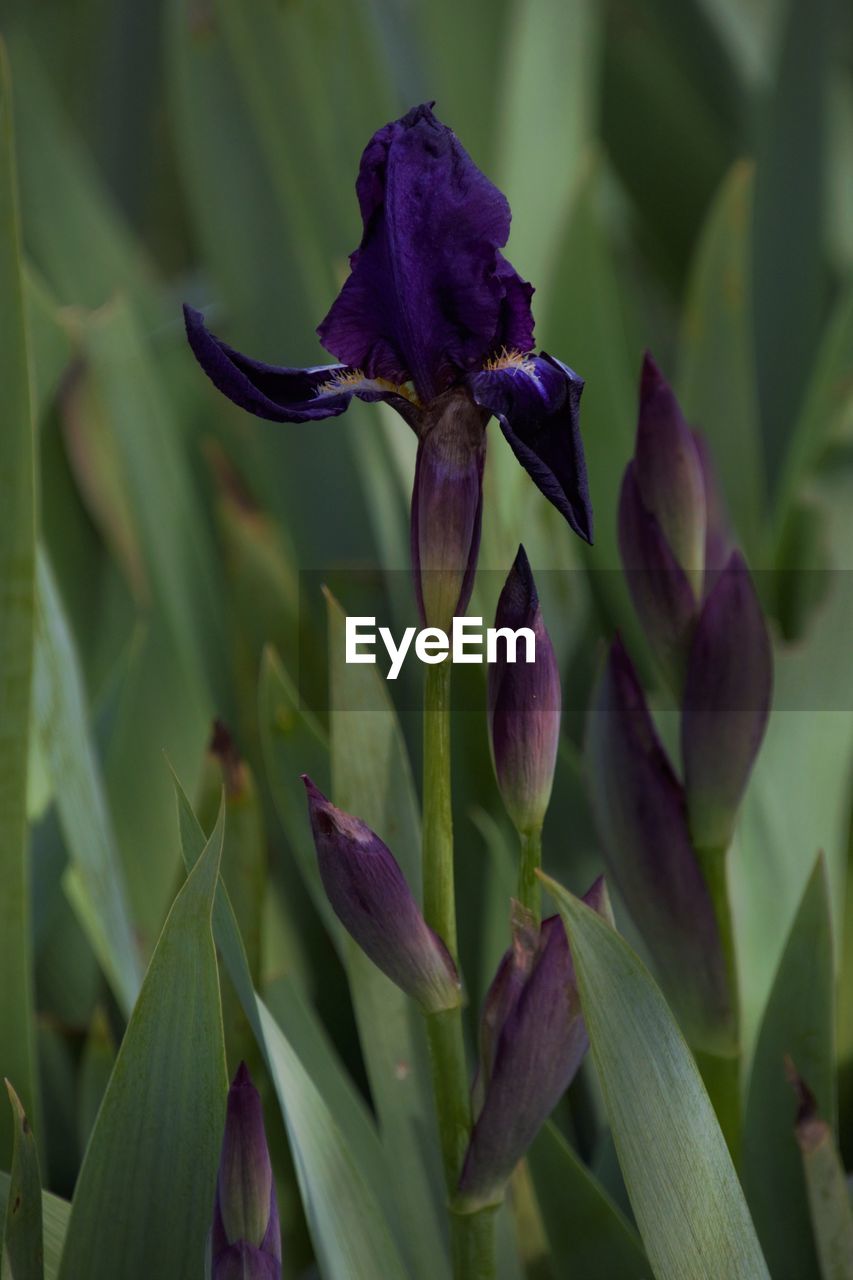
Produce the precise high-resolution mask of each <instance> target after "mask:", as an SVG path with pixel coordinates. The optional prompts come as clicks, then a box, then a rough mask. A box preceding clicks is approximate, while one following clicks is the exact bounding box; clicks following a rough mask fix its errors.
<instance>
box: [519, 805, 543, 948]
mask: <svg viewBox="0 0 853 1280" xmlns="http://www.w3.org/2000/svg"><path fill="white" fill-rule="evenodd" d="M519 839H520V840H521V860H520V862H519V864H518V900H519V902H520V903H521V905H522V906H523V907H526V908H527V910H528V911H529V912H530V914H531V915H532V916H533V920H534V923H535V924H536V926H537V928H538V927H539V925H540V924H541V923H542V888H541V885H540V882H539V877H538V876H537V874H536V872H537V871H538V870H539V869H540V868H541V866H542V828H541V827H538V828H537V829H536V830H535V831H524V832H520V833H519Z"/></svg>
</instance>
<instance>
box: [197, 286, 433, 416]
mask: <svg viewBox="0 0 853 1280" xmlns="http://www.w3.org/2000/svg"><path fill="white" fill-rule="evenodd" d="M184 321H185V324H186V330H187V338H188V340H189V344H190V346H191V348H192V351H193V354H194V356H195V358H196V359H197V360H198V362H199V364H200V365H201V367H202V369H204V371H205V373H206V374H207V376H208V377H209V378H210V380H211V382H212V383H213V385H214V386H215V387H216V389H217V390H218V391H221V392H222V394H223V395H225V396H227V397H228V399H229V400H232V401H233V402H234V404H236V405H238V406H239V407H240V408H241V409H245V410H247V412H248V413H253V414H254V415H255V416H256V417H258V418H267V419H269V420H270V421H271V422H314V421H319V420H320V419H322V418H336V417H337V416H338V415H339V414H341V413H343V412H344V410H345V409H346V408H347V406H348V405H349V403H350V401H351V400H352V398H353V396H357V397H358V399H359V400H366V401H369V402H373V401H376V400H386V401H388V402H389V403H390V404H393V405H394V407H395V408H396V409H397V410H398V412H400V413H401V414H402V416H403V417H405V418H407V419H408V418H409V417H410V416H411V414H412V413H413V411H414V406H413V405H412V403H411V401H409V400H408V399H407V398H406V397H405V395H403V394H402V391H401V390H399V389H397V388H394V387H392V386H388V385H382V384H380V383H378V382H376V381H375V380H373V381H372V380H371V379H369V378H366V377H364V375H363V374H362V373H360V372H359V371H358V370H356V369H351V368H348V367H347V366H346V365H342V364H326V365H315V366H314V367H313V368H308V369H287V368H279V367H278V366H277V365H271V364H264V363H263V362H262V361H260V360H252V359H251V358H250V357H249V356H244V355H242V354H241V353H240V352H239V351H235V350H234V348H233V347H229V346H228V344H227V342H223V341H222V340H221V339H220V338H217V337H216V336H215V334H212V333H211V332H210V330H209V329H208V328H206V326H205V323H204V317H203V315H202V314H201V312H200V311H196V310H194V308H192V307H187V306H185V307H184Z"/></svg>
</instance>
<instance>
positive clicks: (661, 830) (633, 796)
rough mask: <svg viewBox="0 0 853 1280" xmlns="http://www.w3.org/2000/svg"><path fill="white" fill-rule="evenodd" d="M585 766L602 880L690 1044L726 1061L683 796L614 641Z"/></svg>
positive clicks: (720, 968) (720, 989)
mask: <svg viewBox="0 0 853 1280" xmlns="http://www.w3.org/2000/svg"><path fill="white" fill-rule="evenodd" d="M585 756H586V762H587V766H588V769H587V772H588V775H589V778H590V785H591V798H592V803H593V809H594V812H595V818H596V825H597V827H598V830H599V833H600V837H601V842H602V849H603V853H604V857H605V862H606V865H607V871H608V875H609V876H611V877H612V880H613V883H614V884H615V885H616V887H617V888H618V890H619V893H620V895H621V897H622V898H623V900H624V902H625V906H626V907H627V909H628V911H629V912H630V914H631V917H632V919H633V921H634V924H635V925H636V926H637V929H638V930H639V932H640V934H641V935H642V938H643V941H644V942H645V944H646V947H647V948H648V950H649V953H650V954H651V957H652V959H653V960H654V963H655V967H656V969H657V973H658V977H659V980H660V982H661V985H662V986H663V988H664V990H665V992H666V994H667V996H668V998H669V1000H670V1003H671V1004H672V1006H673V1008H674V1010H675V1012H676V1014H677V1016H678V1018H679V1021H680V1022H681V1025H682V1027H683V1028H684V1030H685V1032H686V1034H687V1036H688V1038H689V1040H690V1042H691V1044H693V1045H694V1047H696V1048H700V1049H705V1050H707V1051H709V1052H726V1051H727V1049H728V1048H730V1046H731V1044H732V1042H733V1037H734V1014H733V1005H732V999H731V994H730V990H729V983H728V977H727V970H726V961H725V955H724V952H723V947H722V941H721V938H720V932H719V928H718V926H717V920H716V915H715V913H714V906H713V902H712V900H711V897H710V894H709V892H708V889H707V886H706V884H705V879H704V876H703V874H702V871H701V868H700V866H699V862H698V860H697V857H696V854H695V852H694V849H693V846H692V844H691V840H690V832H689V828H688V823H687V805H686V802H685V797H684V790H683V788H682V786H681V783H680V782H679V781H678V778H677V777H676V776H675V773H674V771H673V769H672V766H671V764H670V762H669V759H668V758H667V755H666V752H665V751H664V749H663V746H662V745H661V742H660V739H659V738H658V735H657V732H656V730H655V726H654V723H653V721H652V718H651V716H650V714H649V710H648V707H647V706H646V700H645V698H644V696H643V691H642V689H641V687H640V683H639V680H638V679H637V675H636V672H635V670H634V667H633V664H632V663H631V660H630V658H629V657H628V654H627V653H626V651H625V649H624V647H623V645H622V643H621V641H619V640H618V639H617V640H616V641H615V642H614V644H613V647H612V649H611V651H610V658H609V661H608V663H607V666H606V668H605V671H604V673H603V675H602V678H601V680H600V681H599V683H598V686H597V688H596V691H595V694H594V696H593V701H592V704H591V707H590V714H589V719H588V723H587V734H586V747H585Z"/></svg>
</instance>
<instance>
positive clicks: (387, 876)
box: [302, 775, 462, 1013]
mask: <svg viewBox="0 0 853 1280" xmlns="http://www.w3.org/2000/svg"><path fill="white" fill-rule="evenodd" d="M302 781H303V782H304V783H305V789H306V791H307V792H308V811H309V814H310V818H311V830H312V832H313V834H314V845H315V847H316V850H317V860H318V862H319V866H320V876H321V878H322V881H323V887H324V888H325V890H326V894H327V895H328V898H329V902H330V903H331V904H332V907H333V908H334V911H335V914H336V915H337V917H338V919H339V920H340V921H341V923H342V924H343V926H344V928H345V929H346V930H347V932H348V933H350V934H351V935H352V937H353V938H354V939H355V941H356V942H357V943H358V945H359V946H360V947H361V949H362V951H364V952H365V954H366V955H368V956H369V957H370V959H371V960H372V961H373V963H374V964H375V965H376V966H377V967H378V968H379V969H381V970H382V972H383V973H384V974H386V975H387V976H388V977H389V978H390V979H391V981H392V982H395V983H396V984H397V986H398V987H401V988H402V989H403V991H405V992H406V994H407V995H410V996H411V997H412V998H413V999H415V1000H417V1001H418V1002H419V1003H420V1004H421V1005H422V1006H423V1008H424V1010H425V1011H426V1012H427V1013H438V1012H439V1011H440V1010H442V1009H453V1008H455V1007H456V1006H457V1005H458V1004H460V1003H461V999H462V996H461V991H460V985H459V977H458V974H457V972H456V966H455V964H454V963H453V959H452V957H451V955H450V953H449V952H448V950H447V947H446V946H445V945H444V943H443V942H442V941H441V939H440V938H439V937H438V935H437V934H436V933H434V932H433V930H432V929H431V928H430V927H429V925H428V924H427V923H426V921H425V920H424V918H423V916H422V915H421V912H420V910H419V908H418V905H417V903H416V902H415V900H414V898H413V897H412V894H411V891H410V889H409V886H408V885H407V884H406V880H405V877H404V875H403V873H402V871H401V870H400V867H399V865H398V864H397V861H396V859H395V857H394V855H393V854H392V853H391V851H390V849H388V848H387V847H386V846H385V845H384V844H383V843H382V841H381V840H380V839H379V837H378V836H377V835H375V834H374V832H372V831H371V830H370V827H368V826H367V825H366V824H365V823H364V822H362V821H361V820H360V819H359V818H353V817H351V816H350V815H349V814H348V813H344V812H343V810H342V809H338V808H336V807H335V805H333V804H331V803H330V802H329V801H328V800H327V799H326V797H325V796H324V795H323V793H322V792H321V791H319V790H318V788H317V787H315V786H314V783H313V782H312V781H311V779H310V778H308V777H307V776H306V775H303V778H302Z"/></svg>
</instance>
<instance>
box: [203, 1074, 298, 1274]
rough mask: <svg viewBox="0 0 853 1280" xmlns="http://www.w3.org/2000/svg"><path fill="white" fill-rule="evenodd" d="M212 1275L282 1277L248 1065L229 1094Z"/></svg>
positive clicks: (271, 1190) (261, 1132)
mask: <svg viewBox="0 0 853 1280" xmlns="http://www.w3.org/2000/svg"><path fill="white" fill-rule="evenodd" d="M241 1263H242V1264H243V1270H240V1265H241ZM211 1275H212V1280H229V1277H231V1276H241V1277H243V1276H245V1277H251V1278H253V1280H254V1278H255V1277H257V1280H266V1277H272V1278H274V1280H277V1278H278V1277H280V1276H281V1231H280V1227H279V1219H278V1206H277V1204H276V1198H275V1184H274V1182H273V1174H272V1165H271V1164H270V1156H269V1150H268V1148H267V1140H266V1135H265V1133H264V1115H263V1108H262V1106H261V1099H260V1095H259V1093H258V1091H257V1089H256V1088H255V1086H254V1085H253V1084H252V1080H251V1077H250V1075H249V1072H248V1069H247V1067H246V1064H245V1063H244V1062H241V1063H240V1066H239V1068H238V1069H237V1074H236V1075H235V1077H234V1081H233V1083H232V1085H231V1088H230V1089H229V1090H228V1103H227V1109H226V1115H225V1133H224V1136H223V1139H222V1153H221V1155H220V1159H219V1174H218V1177H217V1182H216V1202H215V1205H214V1211H213V1227H212V1229H211Z"/></svg>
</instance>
